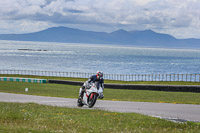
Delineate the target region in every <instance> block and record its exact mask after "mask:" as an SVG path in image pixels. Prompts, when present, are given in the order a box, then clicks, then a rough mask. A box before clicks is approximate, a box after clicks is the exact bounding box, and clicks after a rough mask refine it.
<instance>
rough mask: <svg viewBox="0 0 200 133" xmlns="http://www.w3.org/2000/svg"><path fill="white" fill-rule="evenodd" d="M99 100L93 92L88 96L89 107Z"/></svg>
mask: <svg viewBox="0 0 200 133" xmlns="http://www.w3.org/2000/svg"><path fill="white" fill-rule="evenodd" d="M96 101H97V94H96V93H91V94H90V95H89V97H88V107H89V108H92V107H93V106H94V104H95V103H96Z"/></svg>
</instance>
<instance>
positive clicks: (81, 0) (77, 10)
mask: <svg viewBox="0 0 200 133" xmlns="http://www.w3.org/2000/svg"><path fill="white" fill-rule="evenodd" d="M199 7H200V1H198V0H176V1H174V0H109V1H107V0H20V1H19V0H4V1H0V20H1V23H2V24H0V26H1V27H0V29H5V27H6V26H5V27H4V26H3V23H4V24H5V23H6V21H9V22H10V24H12V23H11V22H12V21H13V24H15V23H14V21H19V22H20V21H23V22H25V21H27V22H28V23H30V22H38V23H45V24H48V25H49V26H51V25H74V26H75V25H77V28H79V27H85V29H91V30H92V28H91V27H96V28H95V29H96V30H98V31H101V29H104V30H105V29H107V31H112V30H115V29H120V28H123V29H126V30H144V29H152V30H155V31H157V32H163V33H170V34H172V35H175V36H177V37H181V34H178V32H183V31H187V30H190V31H191V30H193V33H191V36H192V35H194V33H200V30H199V26H200V21H199V20H200V14H199V12H200V8H199ZM32 24H33V25H34V23H32ZM83 25H85V26H83ZM36 26H38V25H36ZM36 26H35V27H36ZM97 27H99V28H97ZM29 29H30V28H29ZM174 29H176V30H174ZM33 30H34V29H33ZM174 31H176V32H174ZM194 31H195V32H194ZM182 37H184V35H182ZM199 38H200V36H199Z"/></svg>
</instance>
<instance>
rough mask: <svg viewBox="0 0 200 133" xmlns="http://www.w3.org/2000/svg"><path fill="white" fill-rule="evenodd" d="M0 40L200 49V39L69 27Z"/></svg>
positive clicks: (1, 35)
mask: <svg viewBox="0 0 200 133" xmlns="http://www.w3.org/2000/svg"><path fill="white" fill-rule="evenodd" d="M0 40H16V41H39V42H64V43H90V44H115V45H134V46H145V47H177V48H178V47H184V48H200V39H194V38H190V39H176V38H175V37H173V36H171V35H168V34H161V33H157V32H154V31H152V30H143V31H137V30H134V31H126V30H122V29H120V30H117V31H114V32H111V33H107V32H94V31H84V30H79V29H74V28H68V27H52V28H48V29H46V30H42V31H39V32H34V33H26V34H0Z"/></svg>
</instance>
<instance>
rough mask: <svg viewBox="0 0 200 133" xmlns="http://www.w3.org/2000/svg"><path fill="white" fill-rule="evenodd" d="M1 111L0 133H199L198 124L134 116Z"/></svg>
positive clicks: (17, 106)
mask: <svg viewBox="0 0 200 133" xmlns="http://www.w3.org/2000/svg"><path fill="white" fill-rule="evenodd" d="M0 108H1V111H0V132H3V133H11V132H15V133H23V132H34V133H40V132H42V133H50V132H52V133H55V132H61V133H62V132H65V133H67V132H82V133H86V132H87V133H90V132H91V133H92V132H96V133H100V132H101V133H102V132H104V133H121V132H158V133H160V132H163V133H164V132H167V133H168V132H172V133H179V132H180V133H184V132H193V133H197V132H199V131H200V123H193V122H186V123H174V122H170V121H167V120H163V119H159V118H153V117H149V116H144V115H140V114H135V113H116V112H107V111H101V110H88V109H87V110H83V109H73V108H63V107H52V106H45V105H38V104H33V103H26V104H22V103H1V102H0Z"/></svg>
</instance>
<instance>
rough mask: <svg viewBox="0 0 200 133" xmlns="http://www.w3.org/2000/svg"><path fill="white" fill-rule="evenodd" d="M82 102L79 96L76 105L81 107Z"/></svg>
mask: <svg viewBox="0 0 200 133" xmlns="http://www.w3.org/2000/svg"><path fill="white" fill-rule="evenodd" d="M83 105H84V104H83V103H82V99H81V98H78V101H77V106H78V107H83Z"/></svg>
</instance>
